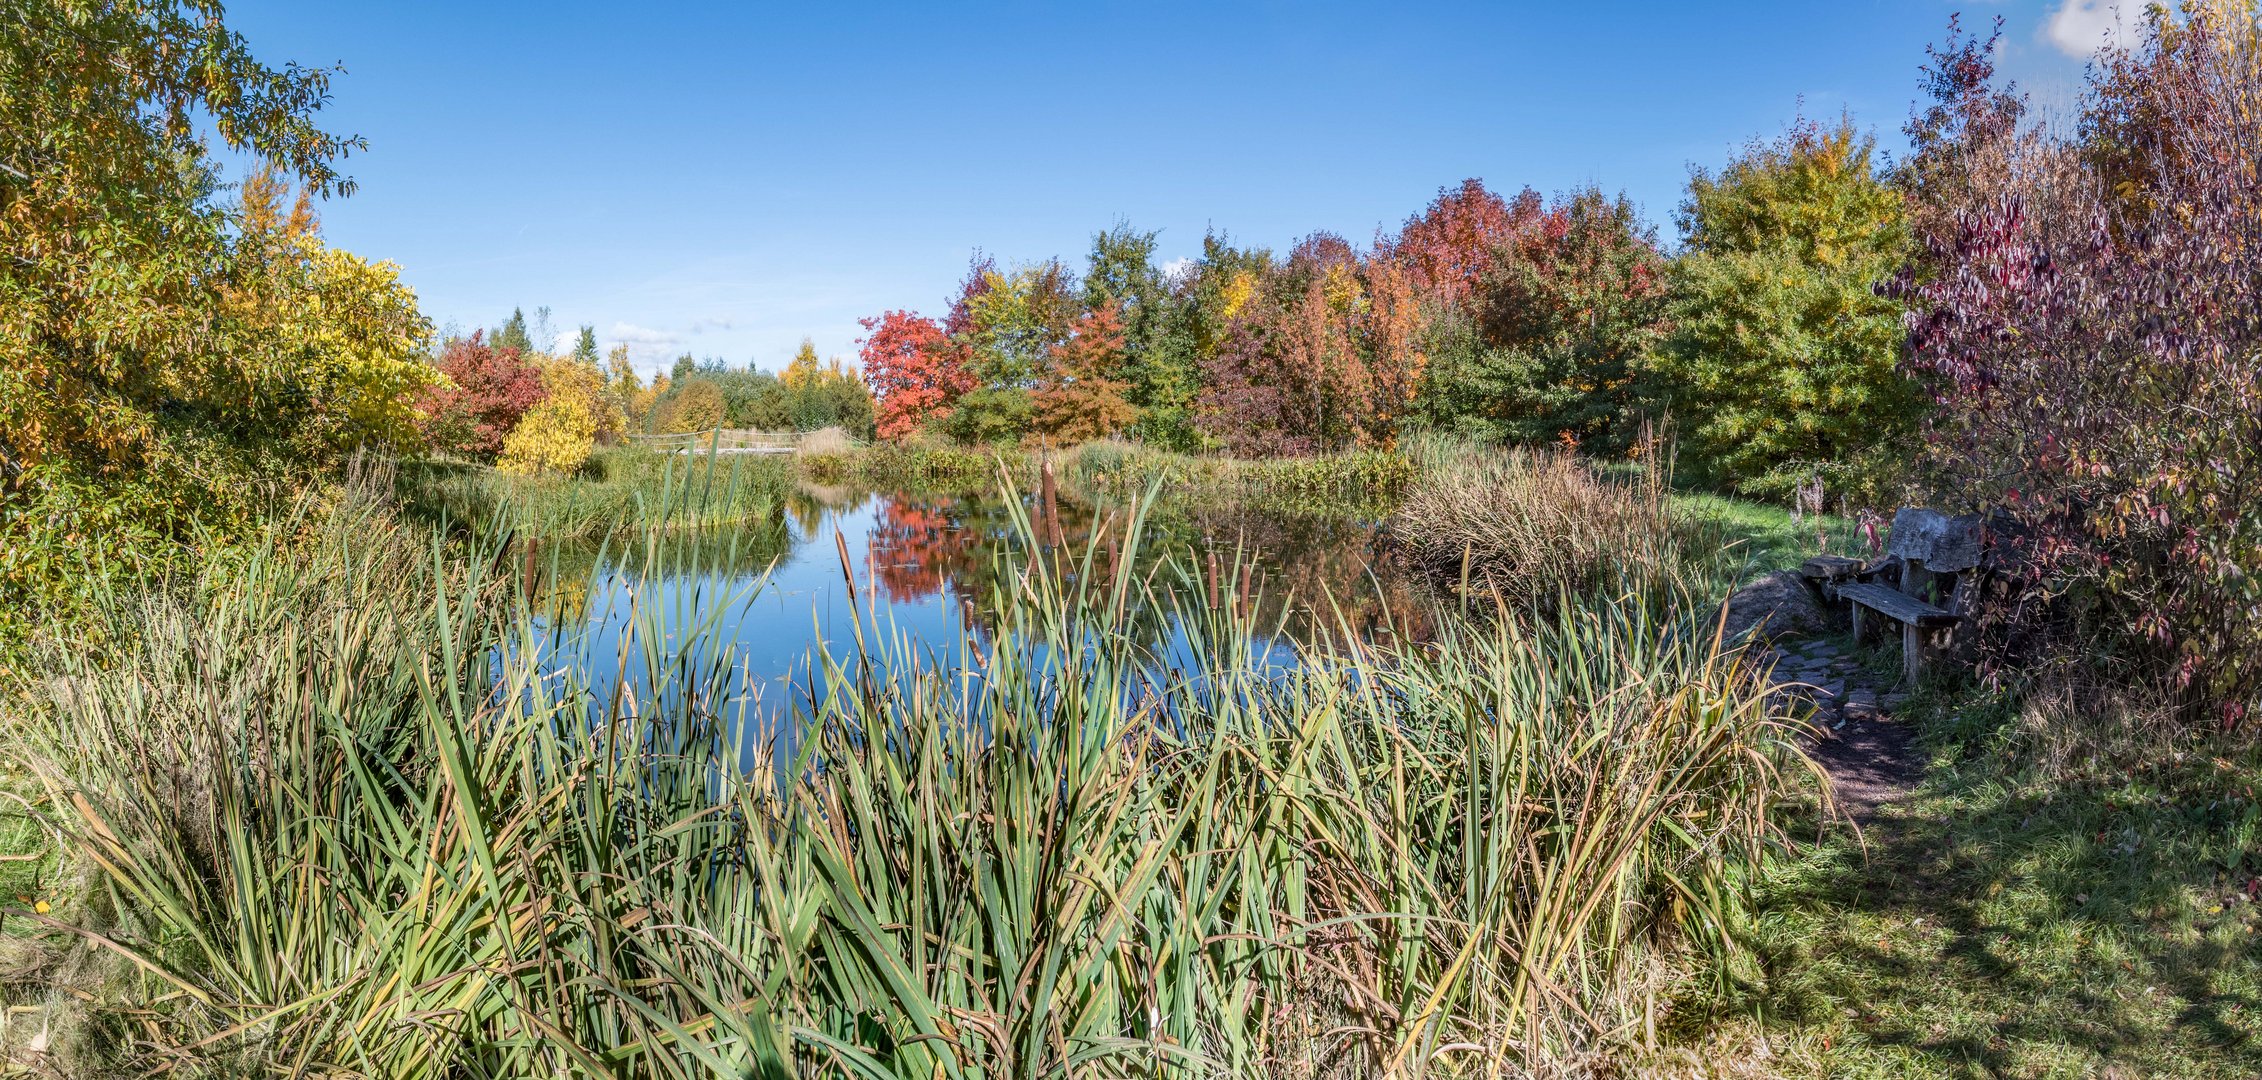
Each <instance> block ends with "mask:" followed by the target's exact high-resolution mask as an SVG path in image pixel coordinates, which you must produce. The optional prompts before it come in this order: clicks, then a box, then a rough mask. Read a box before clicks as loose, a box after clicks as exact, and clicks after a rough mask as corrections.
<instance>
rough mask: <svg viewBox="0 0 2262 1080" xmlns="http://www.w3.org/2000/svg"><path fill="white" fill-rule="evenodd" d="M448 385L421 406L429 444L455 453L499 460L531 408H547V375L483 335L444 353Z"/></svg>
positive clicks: (460, 340)
mask: <svg viewBox="0 0 2262 1080" xmlns="http://www.w3.org/2000/svg"><path fill="white" fill-rule="evenodd" d="M439 366H440V373H441V374H443V375H446V376H447V377H448V382H447V384H446V385H445V386H439V387H434V388H432V389H430V390H427V391H425V394H424V396H423V398H422V399H420V400H419V401H418V402H417V412H418V413H419V414H421V416H422V421H421V423H420V427H421V429H422V431H423V435H424V440H425V443H426V445H428V446H429V447H431V448H432V449H434V450H438V451H441V452H444V453H450V454H463V455H466V456H470V457H476V458H481V459H484V460H493V459H494V457H495V455H496V454H498V453H501V452H502V449H503V437H504V436H505V435H508V434H510V431H511V429H512V428H514V427H517V426H518V419H519V417H521V416H524V415H525V414H526V411H527V410H528V409H531V408H533V407H534V406H536V405H538V404H541V402H542V398H543V396H544V395H545V393H546V391H544V390H543V388H542V373H541V372H540V371H539V370H537V369H536V368H535V366H534V365H533V364H531V363H529V362H527V359H526V357H525V356H524V355H522V354H521V353H520V352H519V351H518V350H517V349H497V348H494V347H493V346H490V345H488V344H487V343H486V341H485V340H484V338H483V335H482V334H481V333H480V332H477V331H475V332H473V333H472V335H471V336H470V337H468V338H457V339H455V340H453V341H450V342H448V344H447V347H446V348H445V349H444V350H442V352H441V353H440V365H439Z"/></svg>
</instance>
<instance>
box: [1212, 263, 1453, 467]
mask: <svg viewBox="0 0 2262 1080" xmlns="http://www.w3.org/2000/svg"><path fill="white" fill-rule="evenodd" d="M1401 274H1402V270H1401V269H1400V268H1399V267H1397V266H1396V265H1395V264H1391V263H1388V262H1386V261H1376V262H1373V263H1369V262H1367V261H1365V260H1362V259H1361V257H1360V256H1359V254H1358V252H1356V251H1354V250H1353V249H1352V248H1351V246H1350V245H1349V244H1348V243H1345V242H1344V241H1343V239H1342V238H1341V237H1338V236H1334V235H1332V234H1328V233H1318V234H1314V235H1313V236H1311V237H1309V238H1307V239H1306V240H1304V241H1303V242H1302V243H1300V244H1298V245H1297V247H1296V248H1295V249H1294V250H1293V251H1292V252H1291V253H1290V254H1289V257H1288V259H1287V260H1285V261H1284V262H1282V263H1281V264H1279V265H1278V266H1276V267H1272V268H1270V269H1268V270H1267V271H1266V272H1265V273H1264V274H1263V275H1262V276H1261V278H1259V279H1257V280H1255V281H1252V282H1250V284H1249V295H1248V296H1246V297H1241V296H1236V295H1233V294H1234V293H1235V292H1238V289H1237V287H1236V283H1235V282H1231V281H1229V282H1228V283H1226V285H1225V287H1224V291H1225V294H1226V295H1225V296H1224V297H1223V298H1222V299H1223V300H1224V303H1225V304H1226V306H1227V307H1228V309H1230V310H1232V311H1233V312H1234V314H1233V315H1232V316H1231V321H1230V324H1229V326H1230V329H1229V330H1228V332H1227V335H1226V339H1225V341H1224V343H1223V344H1222V345H1220V347H1219V348H1218V351H1217V353H1216V355H1215V357H1214V358H1212V359H1211V360H1209V361H1208V362H1207V363H1206V364H1205V365H1204V376H1205V386H1204V389H1203V392H1202V395H1201V398H1200V399H1199V403H1198V406H1197V416H1198V419H1197V423H1198V424H1199V426H1200V427H1201V430H1202V431H1203V432H1204V434H1206V435H1207V436H1208V437H1209V438H1211V439H1214V440H1216V441H1217V442H1218V443H1220V444H1221V445H1223V446H1225V447H1226V448H1228V449H1231V450H1233V451H1234V452H1235V453H1239V454H1245V455H1272V454H1303V453H1312V452H1316V451H1325V450H1336V449H1342V448H1346V447H1350V446H1355V445H1378V444H1387V443H1388V441H1389V440H1390V438H1391V437H1392V435H1393V433H1394V432H1395V431H1396V428H1397V423H1398V421H1399V419H1400V417H1401V416H1402V414H1403V412H1404V410H1405V408H1406V406H1407V404H1408V403H1409V402H1410V400H1411V398H1412V395H1413V391H1414V387H1415V386H1416V384H1417V380H1418V378H1419V374H1420V370H1421V358H1420V354H1419V352H1418V342H1419V333H1418V329H1419V321H1418V319H1419V316H1418V312H1417V310H1416V305H1415V303H1414V302H1413V298H1412V293H1411V288H1410V284H1409V283H1408V282H1407V280H1406V279H1405V278H1404V277H1403V276H1401ZM1378 286H1379V287H1380V288H1379V291H1380V295H1379V296H1378Z"/></svg>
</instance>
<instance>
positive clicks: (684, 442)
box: [628, 428, 856, 454]
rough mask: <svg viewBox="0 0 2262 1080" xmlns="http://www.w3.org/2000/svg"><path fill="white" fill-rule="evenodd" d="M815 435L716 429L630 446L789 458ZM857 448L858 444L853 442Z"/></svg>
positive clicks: (649, 438) (639, 440)
mask: <svg viewBox="0 0 2262 1080" xmlns="http://www.w3.org/2000/svg"><path fill="white" fill-rule="evenodd" d="M813 434H815V432H809V431H756V430H755V429H753V428H713V429H710V430H707V431H692V432H683V433H679V434H673V435H630V436H629V437H628V440H629V442H631V443H634V444H635V445H637V446H641V447H644V448H645V449H647V450H657V451H659V452H661V453H663V454H666V453H678V454H680V453H685V452H691V453H706V452H708V451H713V452H716V453H723V454H790V453H793V452H795V451H797V450H799V449H801V447H802V445H803V443H804V441H805V440H807V439H808V437H809V436H810V435H813ZM850 443H851V444H852V445H854V444H855V443H856V440H850Z"/></svg>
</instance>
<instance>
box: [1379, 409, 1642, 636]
mask: <svg viewBox="0 0 2262 1080" xmlns="http://www.w3.org/2000/svg"><path fill="white" fill-rule="evenodd" d="M1418 452H1419V454H1420V456H1421V457H1422V459H1423V468H1422V469H1421V470H1420V473H1419V479H1417V480H1416V481H1415V482H1414V484H1413V486H1412V488H1411V490H1410V491H1409V492H1408V493H1407V495H1406V499H1405V501H1404V503H1403V504H1401V505H1400V506H1399V508H1398V512H1397V513H1396V514H1394V515H1392V517H1391V519H1390V535H1391V538H1392V540H1393V542H1394V543H1395V545H1396V546H1397V548H1398V550H1399V551H1400V552H1402V553H1403V554H1404V556H1405V557H1406V558H1407V560H1408V561H1410V562H1411V563H1412V564H1413V565H1414V566H1416V567H1417V568H1419V569H1420V570H1421V571H1422V572H1423V573H1425V574H1427V575H1428V576H1429V577H1430V578H1431V580H1432V581H1434V582H1436V583H1437V584H1438V585H1440V586H1442V587H1444V588H1447V589H1449V590H1454V591H1457V592H1458V593H1460V594H1461V595H1462V596H1463V597H1464V598H1465V599H1478V598H1481V599H1486V600H1490V599H1491V598H1493V597H1495V596H1497V597H1498V598H1499V599H1500V600H1501V601H1504V602H1506V603H1507V604H1509V605H1510V606H1511V607H1514V608H1525V607H1529V606H1533V605H1546V604H1551V603H1553V602H1555V601H1556V600H1557V599H1558V598H1560V597H1563V596H1566V595H1586V594H1589V593H1591V592H1593V591H1594V590H1596V589H1610V588H1631V587H1643V586H1652V585H1660V584H1664V583H1668V582H1673V581H1676V580H1677V579H1678V575H1679V572H1680V570H1681V568H1682V564H1683V560H1684V545H1683V543H1682V536H1681V533H1682V530H1681V528H1680V526H1679V524H1678V522H1677V521H1676V519H1675V515H1674V513H1673V511H1672V509H1671V506H1670V504H1669V502H1668V498H1667V491H1666V487H1665V481H1664V477H1663V475H1662V473H1661V471H1660V470H1655V469H1649V470H1644V471H1643V472H1642V473H1641V474H1640V478H1638V479H1631V480H1618V479H1613V478H1610V477H1606V476H1604V475H1602V474H1601V473H1599V472H1598V471H1597V470H1596V468H1595V467H1594V466H1593V465H1591V464H1589V463H1588V462H1586V461H1584V460H1582V459H1580V458H1579V457H1577V456H1575V455H1573V454H1570V453H1568V452H1564V451H1556V450H1530V449H1523V448H1512V449H1498V448H1492V447H1487V446H1481V445H1477V444H1473V443H1467V442H1461V441H1454V440H1442V439H1441V440H1436V441H1432V442H1429V443H1427V444H1424V445H1422V446H1421V447H1420V448H1419V451H1418Z"/></svg>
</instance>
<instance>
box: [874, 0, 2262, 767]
mask: <svg viewBox="0 0 2262 1080" xmlns="http://www.w3.org/2000/svg"><path fill="white" fill-rule="evenodd" d="M2257 18H2258V16H2257V12H2256V9H2255V7H2254V6H2253V5H2252V4H2242V3H2218V2H2211V0H2193V2H2191V3H2187V4H2186V5H2184V6H2183V7H2182V8H2181V9H2180V10H2178V11H2175V12H2170V11H2167V10H2165V9H2163V8H2158V7H2155V8H2153V9H2152V10H2151V11H2150V12H2148V13H2147V14H2146V15H2145V16H2144V18H2143V20H2142V25H2141V27H2140V28H2139V32H2138V33H2137V35H2136V36H2135V38H2134V40H2133V42H2132V43H2131V44H2129V45H2126V46H2123V47H2116V48H2112V49H2108V50H2106V51H2105V52H2103V53H2102V54H2100V55H2099V56H2098V58H2097V59H2096V60H2095V61H2094V62H2093V63H2092V65H2091V69H2090V75H2089V81H2088V84H2087V87H2086V89H2085V92H2084V95H2083V97H2082V99H2081V102H2080V106H2079V108H2078V110H2077V111H2076V113H2075V115H2074V117H2073V119H2072V120H2071V122H2069V123H2062V124H2057V125H2050V124H2043V123H2039V122H2036V121H2034V120H2033V119H2032V118H2030V117H2029V116H2028V112H2027V105H2026V100H2025V98H2024V97H2023V96H2022V95H2021V94H2020V93H2019V92H2018V91H2017V89H2016V88H2015V87H2013V86H2011V85H2009V84H2008V83H2007V82H2005V81H2003V80H2001V79H1998V78H1997V76H1996V74H1995V71H1994V66H1993V56H1994V52H1993V48H1994V44H1995V41H1996V38H1997V36H1999V34H2000V23H1998V25H1997V29H1996V32H1995V34H1992V35H1973V34H1968V33H1965V32H1964V31H1962V30H1961V28H1959V27H1957V26H1956V25H1955V24H1954V23H1951V25H1950V33H1949V36H1948V38H1947V40H1946V42H1945V43H1944V44H1942V45H1940V46H1938V47H1936V48H1934V49H1932V50H1930V60H1929V63H1928V64H1927V65H1926V66H1925V67H1924V69H1923V82H1922V89H1923V94H1924V97H1923V99H1922V100H1921V101H1920V103H1919V106H1918V108H1917V109H1916V110H1915V111H1914V113H1913V115H1912V117H1911V118H1910V120H1909V122H1908V125H1907V128H1906V132H1907V134H1908V137H1909V140H1910V143H1911V147H1912V152H1911V153H1910V154H1909V155H1908V157H1907V158H1906V159H1905V160H1901V161H1898V162H1890V161H1887V160H1885V159H1884V158H1883V157H1881V156H1880V155H1879V154H1878V153H1877V152H1876V148H1875V143H1874V140H1873V139H1872V138H1871V137H1869V136H1867V135H1864V134H1863V133H1862V132H1861V131H1860V130H1859V129H1858V128H1857V127H1856V126H1855V125H1854V124H1853V123H1852V121H1851V120H1850V119H1846V120H1841V121H1839V122H1838V123H1836V124H1829V125H1820V124H1814V123H1809V122H1800V123H1797V124H1795V125H1793V126H1792V127H1791V128H1790V129H1789V130H1787V131H1785V132H1783V133H1782V134H1780V135H1778V136H1777V137H1775V138H1773V139H1769V140H1763V141H1758V142H1754V143H1753V144H1751V145H1749V146H1747V147H1746V148H1744V149H1743V150H1742V151H1741V152H1739V153H1738V154H1736V155H1735V156H1734V157H1733V158H1732V159H1731V160H1730V161H1729V162H1728V163H1727V164H1726V165H1725V166H1724V167H1722V168H1720V169H1718V170H1717V171H1714V170H1706V169H1699V170H1697V171H1696V172H1695V173H1694V175H1693V176H1692V177H1691V180H1690V183H1689V188H1688V193H1687V196H1686V198H1685V199H1684V201H1683V202H1682V204H1681V206H1680V210H1679V213H1678V215H1677V218H1676V224H1677V226H1678V234H1679V236H1678V238H1679V244H1678V246H1677V247H1676V248H1675V249H1674V250H1672V251H1667V250H1666V249H1665V248H1664V247H1663V246H1662V245H1661V243H1660V242H1659V240H1658V237H1657V236H1656V234H1655V232H1654V231H1653V230H1652V229H1650V228H1649V227H1648V226H1646V225H1645V224H1644V223H1643V222H1642V221H1641V220H1640V218H1639V217H1638V215H1637V214H1636V213H1635V212H1634V210H1633V208H1632V207H1631V206H1629V205H1628V204H1627V202H1626V200H1625V199H1623V198H1622V197H1612V196H1609V195H1607V194H1605V193H1603V192H1601V191H1598V190H1591V189H1590V190H1585V191H1577V192H1572V193H1569V194H1567V195H1564V196H1560V197H1557V198H1555V199H1552V200H1549V199H1544V198H1542V197H1541V196H1539V195H1538V194H1537V193H1534V192H1532V191H1529V190H1526V191H1523V192H1521V193H1519V194H1517V195H1515V196H1513V197H1503V196H1501V195H1500V194H1498V193H1496V192H1494V191H1492V190H1489V189H1488V188H1486V187H1485V186H1484V185H1483V184H1481V183H1479V182H1477V181H1474V180H1472V181H1468V182H1466V183H1464V184H1463V185H1461V186H1460V187H1458V188H1452V189H1447V190H1445V191H1442V192H1441V193H1440V194H1439V196H1438V197H1437V199H1436V200H1435V201H1433V202H1432V203H1431V204H1430V205H1429V206H1428V207H1427V208H1425V209H1424V210H1422V211H1421V212H1420V213H1418V214H1415V215H1414V216H1412V217H1411V218H1409V219H1408V220H1407V221H1406V222H1405V223H1404V225H1403V226H1402V227H1400V228H1399V229H1398V230H1397V231H1396V232H1395V233H1388V232H1386V233H1384V234H1382V235H1379V236H1378V237H1377V238H1376V239H1375V241H1374V242H1373V243H1372V244H1371V245H1369V246H1367V247H1365V248H1359V247H1355V246H1353V245H1352V244H1350V243H1349V242H1347V241H1345V240H1344V239H1343V238H1341V237H1337V236H1333V235H1329V234H1325V233H1321V234H1315V235H1313V236H1311V237H1308V238H1306V239H1304V240H1302V241H1300V242H1298V243H1297V244H1295V245H1294V246H1292V247H1291V248H1290V249H1289V250H1288V251H1287V252H1285V253H1284V254H1283V253H1275V252H1271V251H1267V250H1263V249H1257V248H1249V247H1242V246H1237V245H1235V244H1233V243H1232V242H1230V241H1229V240H1228V239H1227V238H1225V237H1222V236H1218V235H1211V236H1208V237H1205V238H1204V241H1203V248H1202V254H1201V257H1200V258H1198V259H1196V260H1193V261H1192V262H1191V264H1188V265H1179V266H1174V267H1170V268H1167V269H1166V268H1164V267H1159V266H1157V265H1156V264H1155V262H1154V258H1153V256H1154V249H1155V234H1154V233H1151V232H1143V231H1140V230H1137V229H1133V228H1130V227H1128V226H1124V225H1118V226H1116V227H1114V228H1111V229H1109V230H1107V231H1104V232H1102V233H1100V234H1099V235H1098V236H1097V237H1096V238H1095V239H1094V241H1093V244H1092V247H1091V250H1090V252H1089V253H1088V255H1087V257H1086V259H1085V263H1084V266H1083V269H1082V272H1081V273H1080V274H1079V273H1076V272H1074V271H1072V270H1071V269H1070V268H1069V267H1068V266H1067V265H1066V264H1065V263H1063V262H1062V261H1060V260H1058V259H1054V260H1049V261H1046V262H1041V263H1037V264H1034V265H1028V266H1020V267H1013V268H1001V267H1000V266H998V265H997V264H996V263H994V262H993V261H991V260H988V259H980V260H977V261H976V263H975V264H974V266H973V267H972V269H971V271H970V272H969V273H968V275H967V277H966V278H965V280H964V282H963V283H962V284H961V286H960V287H959V289H958V290H957V293H956V295H954V296H952V297H951V298H950V299H949V300H948V302H947V304H946V306H945V309H944V311H945V314H944V315H943V316H942V317H941V318H939V319H933V318H926V317H922V316H920V315H918V314H915V313H912V312H908V311H890V312H887V313H885V314H883V315H880V316H877V317H874V318H872V319H869V320H866V323H865V325H866V327H867V328H868V330H869V333H868V336H867V337H866V338H865V340H864V342H863V353H862V356H863V364H864V370H865V374H866V376H867V378H868V379H869V380H870V381H871V383H872V386H873V389H874V391H875V392H876V393H877V395H878V399H879V400H878V419H877V428H878V432H879V434H880V435H881V436H882V437H884V438H898V439H900V438H906V437H910V436H914V435H917V434H920V433H922V432H929V433H933V434H935V435H938V436H946V437H950V438H955V439H960V440H967V441H978V440H996V439H1014V438H1029V437H1035V438H1039V439H1047V440H1054V441H1072V440H1076V439H1082V438H1090V437H1093V436H1097V435H1122V436H1127V437H1130V438H1134V439H1139V440H1144V441H1147V442H1150V443H1154V444H1159V445H1162V446H1167V447H1173V448H1179V449H1198V450H1222V451H1227V452H1230V453H1234V454H1239V455H1279V454H1302V453H1310V452H1315V451H1332V450H1340V449H1345V448H1350V447H1363V446H1366V447H1371V446H1387V445H1389V444H1390V443H1392V441H1393V440H1395V439H1397V438H1400V437H1401V436H1403V435H1404V434H1405V433H1406V432H1408V431H1409V430H1410V429H1418V428H1431V429H1441V430H1446V431H1456V432H1467V433H1473V434H1479V435H1483V436H1488V437H1492V438H1497V439H1501V440H1507V441H1514V442H1523V443H1554V444H1562V445H1567V446H1576V447H1580V448H1584V449H1588V450H1595V451H1602V452H1615V451H1619V450H1624V449H1627V448H1629V446H1630V439H1631V437H1632V434H1633V432H1634V431H1635V430H1636V429H1637V427H1638V426H1639V425H1640V424H1642V423H1643V422H1645V421H1650V420H1661V421H1667V422H1669V426H1670V430H1673V431H1675V432H1677V436H1678V439H1679V445H1680V450H1681V456H1680V461H1681V463H1682V466H1683V468H1685V469H1689V470H1693V471H1694V472H1695V473H1696V474H1697V475H1698V476H1699V477H1700V478H1702V479H1705V480H1708V481H1710V482H1712V483H1714V484H1717V485H1721V486H1724V487H1729V488H1732V489H1736V490H1741V491H1744V492H1748V493H1768V492H1787V491H1788V490H1789V489H1790V488H1791V487H1793V486H1794V485H1802V484H1805V483H1807V482H1809V481H1811V480H1813V479H1821V480H1824V481H1826V482H1827V484H1828V486H1829V488H1830V489H1832V490H1833V491H1834V492H1836V493H1839V494H1841V495H1844V494H1850V495H1852V496H1853V497H1854V499H1856V500H1859V501H1857V502H1855V503H1854V505H1857V506H1858V505H1861V503H1862V502H1869V503H1871V504H1872V505H1882V506H1885V507H1890V506H1891V505H1893V504H1894V503H1896V502H1898V501H1901V500H1904V499H1907V500H1918V499H1921V500H1925V501H1929V502H1933V503H1936V504H1939V505H1945V506H1949V507H1955V508H1962V509H1977V510H1983V511H1986V512H1987V513H1989V514H1990V515H1991V518H1990V521H1991V527H1990V532H1991V535H1993V536H1994V537H1995V538H1996V540H1997V542H1998V554H1999V557H2000V563H1999V565H2000V566H2001V567H2002V568H2004V569H2005V570H2006V571H2007V572H2008V573H2009V579H2008V580H2006V581H2005V582H2003V583H2002V585H2003V587H2005V588H2008V589H2010V590H2011V595H2013V596H2015V597H2019V599H2014V600H2009V601H2006V602H2004V603H2003V604H2001V605H2000V606H1999V607H1998V609H1996V610H1994V611H1991V612H1989V613H1987V614H1986V615H1985V616H1984V617H1983V618H1981V619H1980V634H1981V637H1982V639H1983V641H1984V643H1985V646H1986V648H1987V649H1988V650H1989V651H1990V653H1991V655H1992V656H1993V657H1994V661H1993V662H1991V665H1990V668H1989V670H1990V672H1991V673H1992V674H1997V675H2000V674H2003V673H2005V672H2015V671H2025V672H2032V671H2033V670H2035V669H2036V668H2037V667H2050V668H2054V669H2057V670H2059V671H2061V672H2062V673H2066V674H2071V675H2074V676H2076V677H2077V681H2088V682H2091V683H2092V684H2094V685H2101V686H2114V687H2123V688H2125V687H2131V686H2142V687H2147V688H2152V687H2157V688H2159V689H2160V690H2161V691H2162V692H2164V693H2165V695H2166V696H2167V698H2168V699H2169V700H2171V701H2172V702H2174V703H2175V706H2176V708H2178V709H2180V710H2183V711H2184V713H2185V715H2187V716H2191V715H2205V716H2208V717H2210V718H2211V719H2213V720H2216V721H2219V722H2221V723H2222V724H2225V725H2238V724H2241V723H2245V722H2248V721H2247V718H2248V717H2249V716H2250V715H2251V714H2252V712H2253V711H2254V710H2255V709H2256V708H2257V707H2262V702H2258V699H2262V540H2258V538H2262V30H2258V28H2257Z"/></svg>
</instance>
